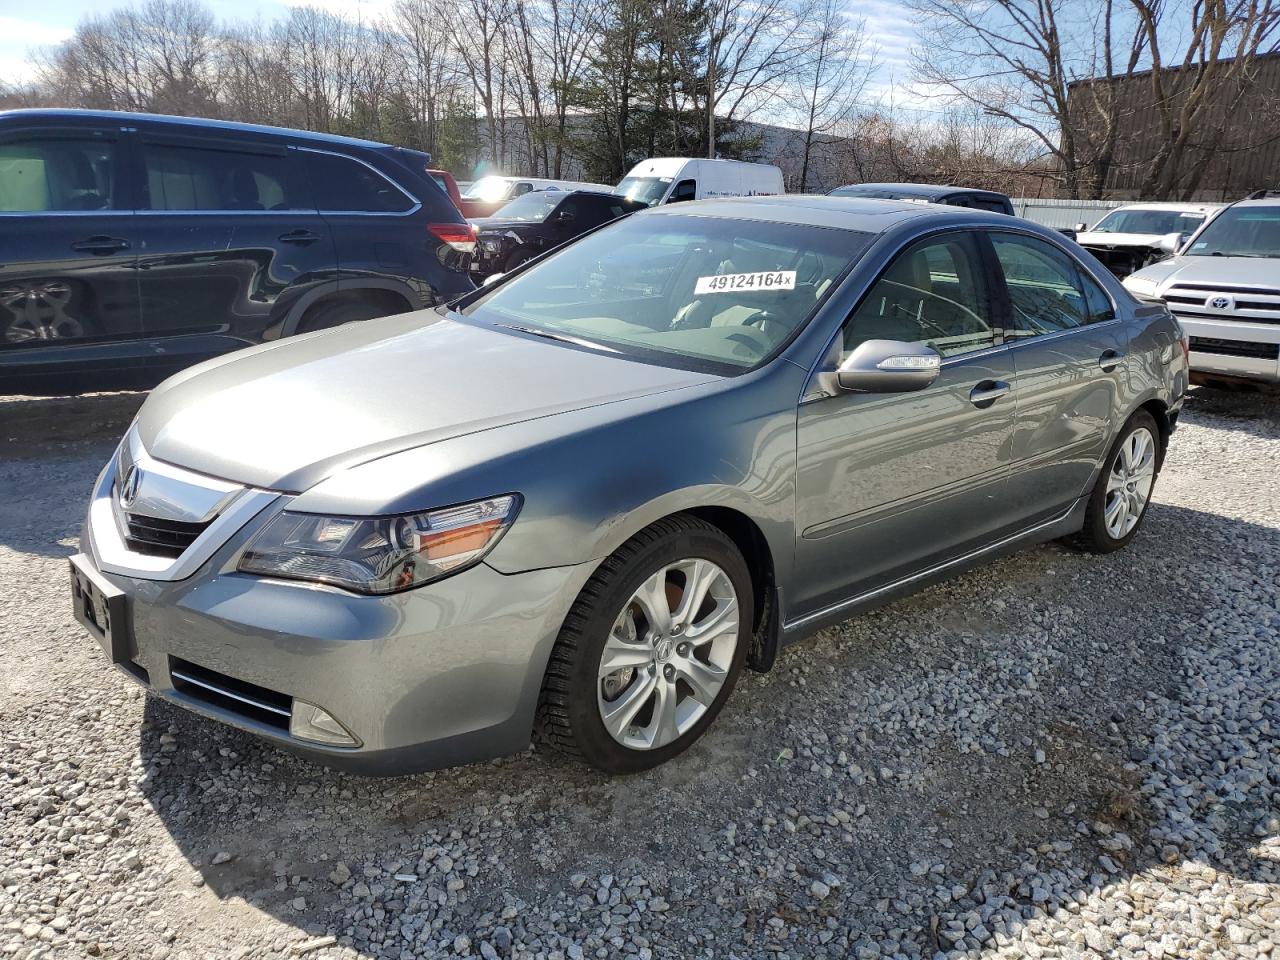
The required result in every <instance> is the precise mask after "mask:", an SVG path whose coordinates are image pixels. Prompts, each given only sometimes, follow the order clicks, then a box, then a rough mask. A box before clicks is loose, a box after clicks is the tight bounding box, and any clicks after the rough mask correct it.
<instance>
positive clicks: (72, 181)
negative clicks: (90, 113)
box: [0, 137, 116, 213]
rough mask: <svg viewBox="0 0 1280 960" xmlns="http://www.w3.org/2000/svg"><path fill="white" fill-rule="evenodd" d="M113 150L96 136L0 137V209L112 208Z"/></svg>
mask: <svg viewBox="0 0 1280 960" xmlns="http://www.w3.org/2000/svg"><path fill="white" fill-rule="evenodd" d="M115 150H116V147H115V144H114V143H111V142H108V141H103V140H97V139H94V138H84V139H79V138H71V137H67V138H62V137H49V138H42V137H30V138H22V139H14V140H9V141H6V142H0V213H40V212H44V211H69V210H113V209H115V198H114V195H113V188H112V184H113V181H114V179H115V163H116V153H115Z"/></svg>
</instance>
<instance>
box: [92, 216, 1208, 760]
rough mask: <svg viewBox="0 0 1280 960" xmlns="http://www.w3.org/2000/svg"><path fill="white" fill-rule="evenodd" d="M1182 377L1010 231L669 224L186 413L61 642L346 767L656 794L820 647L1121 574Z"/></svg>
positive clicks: (236, 380) (845, 220)
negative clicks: (491, 770) (1010, 575)
mask: <svg viewBox="0 0 1280 960" xmlns="http://www.w3.org/2000/svg"><path fill="white" fill-rule="evenodd" d="M1186 382H1187V353H1186V341H1185V340H1184V339H1183V338H1182V337H1181V334H1180V331H1179V329H1178V326H1177V324H1176V322H1175V321H1174V320H1173V319H1172V317H1171V316H1170V315H1169V313H1168V312H1167V311H1166V310H1165V309H1164V308H1163V307H1161V306H1152V305H1142V304H1140V303H1139V302H1138V301H1136V300H1135V299H1134V298H1133V297H1131V296H1130V295H1129V294H1128V293H1127V292H1126V291H1125V290H1124V288H1123V287H1121V286H1120V284H1119V283H1118V282H1117V281H1116V280H1115V279H1114V278H1113V277H1111V276H1110V275H1109V274H1108V273H1107V272H1106V271H1105V270H1102V269H1100V268H1099V266H1098V264H1097V263H1096V262H1094V261H1093V260H1092V259H1090V258H1088V257H1087V256H1085V255H1084V254H1083V252H1082V251H1081V250H1080V248H1078V247H1076V246H1075V245H1074V244H1072V243H1071V242H1070V241H1067V240H1065V239H1064V238H1063V237H1061V236H1060V235H1057V234H1054V233H1052V232H1050V231H1048V230H1044V229H1041V228H1039V227H1036V226H1034V225H1032V224H1029V223H1026V222H1023V221H1020V220H1015V219H1013V218H1010V217H1003V216H998V215H995V214H983V213H979V212H975V211H966V210H959V209H949V208H945V207H937V206H931V207H927V206H921V205H916V204H911V203H903V202H897V201H889V200H854V199H841V198H833V197H822V198H815V197H768V198H755V199H749V200H741V199H739V200H724V201H718V200H713V201H704V202H699V203H695V204H680V205H677V206H672V207H662V208H657V209H654V210H650V211H646V212H643V213H640V214H637V215H635V216H632V217H630V218H629V219H626V220H623V221H620V222H616V223H614V224H611V225H608V226H605V227H603V228H601V229H599V230H596V231H595V232H592V233H590V234H588V235H587V236H585V237H583V238H582V239H580V240H579V241H577V242H575V243H573V244H570V245H568V246H565V247H562V248H560V249H558V250H556V251H552V252H551V253H549V254H546V255H544V256H542V257H540V258H538V259H536V260H534V261H532V262H530V263H528V264H525V265H524V266H522V267H521V268H520V269H519V270H517V271H515V272H513V273H510V274H507V275H506V276H504V277H502V278H501V279H500V280H499V281H498V282H496V283H493V284H491V285H489V286H488V287H485V288H484V289H482V290H479V291H477V292H476V293H474V294H472V295H469V296H468V297H466V298H464V299H463V300H461V301H458V302H457V303H455V304H453V305H452V306H451V307H450V308H443V307H442V308H440V309H438V310H436V311H434V312H419V313H412V314H406V315H404V316H398V317H390V318H386V319H383V320H376V321H368V322H365V323H355V324H349V325H347V326H344V327H340V328H337V329H334V330H329V331H324V332H321V333H317V334H313V335H309V336H304V337H297V338H291V339H289V340H286V341H280V342H276V343H271V344H267V345H263V346H260V347H254V348H251V349H248V350H245V351H242V352H240V353H238V354H235V355H231V356H226V357H221V358H219V359H216V360H213V361H210V362H208V363H205V364H202V365H200V366H197V367H195V368H192V369H191V370H188V371H186V372H184V373H182V374H179V375H178V376H176V377H174V378H172V379H171V380H169V381H167V382H166V383H165V384H164V385H163V386H161V387H160V388H159V389H157V390H156V391H155V392H154V393H153V394H152V396H151V397H150V398H149V399H148V400H147V402H146V404H145V405H144V406H143V408H142V411H141V413H140V414H139V416H138V419H137V421H136V422H135V423H134V425H133V426H132V427H131V428H130V430H129V432H128V434H127V436H125V438H124V439H123V441H122V442H121V444H120V447H119V450H118V452H117V453H116V454H115V456H113V457H112V459H111V460H110V462H109V463H108V464H107V465H106V467H105V468H104V470H103V471H102V474H101V476H100V477H99V478H98V481H97V484H96V487H95V489H94V492H93V498H92V502H91V503H90V506H89V513H88V520H87V525H86V529H85V535H84V541H83V552H82V553H81V554H79V555H78V556H76V557H74V558H73V559H72V562H71V581H72V583H71V590H72V595H73V602H74V608H75V612H76V615H77V616H78V617H79V619H80V620H81V622H82V623H83V624H84V625H85V627H86V628H87V629H88V630H89V632H90V633H92V634H93V635H94V636H95V637H96V638H97V639H98V641H99V642H100V643H101V644H102V647H103V649H104V650H105V653H106V655H107V657H108V658H109V659H110V661H111V662H112V663H113V664H114V665H115V666H116V667H118V668H119V669H120V670H122V671H123V672H124V673H126V674H127V675H128V676H129V677H131V678H133V679H134V680H136V681H137V682H138V683H141V684H144V685H145V686H146V687H147V688H148V689H149V690H150V691H151V692H152V693H153V694H155V695H156V696H159V697H162V698H164V699H166V700H170V701H172V702H174V703H177V704H180V705H182V706H184V707H187V708H189V709H191V710H194V711H196V712H198V713H202V714H204V715H206V716H209V717H212V718H215V719H217V720H220V721H224V722H226V723H230V724H234V725H235V726H238V727H240V728H243V729H245V730H249V731H252V732H254V733H257V734H260V735H262V736H264V737H267V738H270V739H271V740H273V741H275V742H277V743H279V744H281V745H284V746H286V747H289V748H291V749H294V750H298V751H302V752H304V753H307V754H308V755H310V756H313V757H316V758H318V759H320V760H322V761H324V762H326V763H330V764H332V765H335V766H345V767H348V768H352V769H355V770H359V771H366V772H370V773H392V774H398V773H404V772H409V771H412V770H420V769H426V768H431V767H438V766H443V765H447V764H453V763H460V762H467V761H473V760H477V759H481V758H486V757H493V756H497V755H501V754H506V753H511V752H514V751H518V750H520V749H522V748H524V747H525V746H526V745H527V744H528V743H529V741H530V737H531V736H533V735H534V734H535V733H540V735H541V736H542V737H543V738H544V740H545V741H546V742H548V743H550V744H552V745H554V746H556V747H558V748H560V749H563V750H565V751H567V752H569V753H571V754H573V755H575V756H578V757H581V758H583V759H584V760H586V761H587V762H589V763H591V764H594V765H596V766H597V767H600V768H602V769H604V770H607V771H611V772H617V773H625V772H632V771H638V770H642V769H645V768H647V767H651V766H653V765H655V764H658V763H661V762H663V761H665V760H668V759H670V758H671V757H674V756H675V755H677V754H679V753H680V752H681V751H683V750H685V749H686V748H687V747H688V746H689V745H690V744H691V743H693V742H694V741H695V740H697V739H698V738H699V737H700V736H702V734H703V733H704V732H705V731H706V730H707V728H708V727H709V726H710V725H711V723H712V721H713V720H714V719H715V717H716V715H717V714H718V713H719V711H720V710H721V709H722V708H723V706H724V704H725V701H726V700H727V698H728V697H729V696H730V693H731V691H732V689H733V686H734V682H735V680H736V679H737V677H738V676H739V674H740V672H741V671H742V669H743V668H744V666H750V667H752V668H754V669H758V670H767V669H769V667H770V666H771V665H772V664H773V662H774V658H775V657H776V655H777V653H778V651H779V650H780V648H782V647H784V646H785V645H787V644H788V643H791V642H792V641H794V640H796V639H798V638H800V637H802V636H804V635H805V634H807V633H810V632H812V631H814V630H816V629H818V628H820V627H822V626H824V625H827V624H831V623H834V622H837V621H839V620H841V619H844V618H846V617H848V616H849V615H851V614H852V613H854V612H855V611H857V610H859V609H862V608H865V607H867V606H869V605H872V604H878V603H882V602H885V601H887V600H889V599H892V598H894V597H896V596H899V595H901V594H903V593H905V592H907V591H910V590H914V589H917V588H919V587H920V586H921V585H923V584H926V583H928V582H930V581H933V580H935V579H937V578H939V577H943V576H947V575H950V574H952V573H955V572H956V571H959V570H961V569H964V568H965V567H968V566H970V565H973V564H976V563H979V562H981V561H983V560H985V559H988V558H990V557H992V556H994V555H996V554H998V553H1000V552H1004V551H1009V550H1013V549H1017V548H1020V547H1023V546H1026V545H1028V544H1032V543H1035V542H1038V541H1043V540H1047V539H1050V538H1057V537H1071V538H1073V539H1074V541H1075V542H1076V543H1078V544H1080V545H1082V546H1083V547H1084V548H1086V549H1089V550H1093V551H1110V550H1115V549H1118V548H1120V547H1123V546H1125V545H1126V544H1128V543H1129V541H1130V540H1131V539H1133V537H1134V536H1135V535H1136V534H1137V533H1138V532H1139V530H1140V528H1141V524H1142V521H1143V518H1144V517H1145V515H1146V509H1147V505H1148V503H1149V498H1150V495H1151V489H1152V484H1153V483H1154V481H1155V478H1156V474H1157V472H1158V471H1159V468H1160V464H1161V459H1162V457H1163V455H1164V451H1165V448H1166V445H1167V443H1168V442H1169V437H1170V434H1171V433H1172V431H1173V429H1174V427H1175V425H1176V422H1177V417H1178V412H1179V409H1180V407H1181V402H1182V392H1183V389H1184V387H1185V385H1186ZM1010 588H1011V589H1015V590H1016V589H1017V584H1011V585H1010Z"/></svg>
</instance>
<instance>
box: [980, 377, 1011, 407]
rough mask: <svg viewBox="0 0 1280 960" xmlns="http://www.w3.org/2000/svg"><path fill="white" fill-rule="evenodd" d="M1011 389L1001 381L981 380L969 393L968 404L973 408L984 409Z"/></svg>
mask: <svg viewBox="0 0 1280 960" xmlns="http://www.w3.org/2000/svg"><path fill="white" fill-rule="evenodd" d="M1012 389H1013V388H1012V387H1010V386H1009V384H1007V383H1005V382H1004V381H1003V380H983V381H982V382H981V383H980V384H978V385H977V386H976V387H974V388H973V389H972V390H970V391H969V402H970V403H972V404H973V405H974V406H975V407H980V408H986V407H989V406H991V405H992V404H993V403H995V402H996V401H997V400H999V399H1000V398H1001V397H1003V396H1004V395H1005V394H1006V393H1008V392H1009V391H1010V390H1012Z"/></svg>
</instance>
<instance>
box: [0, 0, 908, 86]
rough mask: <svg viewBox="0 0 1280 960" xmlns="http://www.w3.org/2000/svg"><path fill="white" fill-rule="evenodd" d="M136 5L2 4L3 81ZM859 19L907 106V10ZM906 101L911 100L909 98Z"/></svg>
mask: <svg viewBox="0 0 1280 960" xmlns="http://www.w3.org/2000/svg"><path fill="white" fill-rule="evenodd" d="M205 2H206V4H207V6H208V7H209V9H210V10H212V11H213V13H214V15H215V16H217V17H219V18H222V19H226V20H252V19H254V18H261V19H262V20H264V21H270V20H273V19H275V18H276V17H278V16H280V15H282V14H283V13H284V12H285V11H286V10H287V9H288V7H289V6H291V5H301V4H302V3H304V2H306V0H205ZM310 2H311V5H312V6H320V7H328V8H330V9H333V10H335V11H341V12H347V13H354V12H356V11H359V13H360V15H361V17H362V18H363V19H376V18H377V17H380V16H381V15H382V14H383V13H384V12H385V11H386V10H387V9H388V8H389V7H390V6H391V2H392V0H310ZM129 5H131V4H130V2H129V0H120V2H112V0H105V2H98V3H90V2H88V0H0V78H2V79H4V80H6V81H8V82H10V83H12V82H16V81H22V80H27V79H30V77H31V67H30V56H29V53H30V51H31V50H33V49H37V48H40V47H44V46H50V45H53V44H56V43H58V42H60V41H62V40H64V39H66V38H67V36H69V35H70V33H71V31H72V30H73V29H74V28H75V25H76V24H77V23H78V22H79V21H80V20H81V19H83V18H84V17H85V16H86V15H88V14H90V13H103V12H106V11H108V10H112V9H116V8H118V7H124V6H129ZM852 7H853V10H852V11H851V12H852V13H853V14H854V15H855V16H859V17H863V18H865V20H866V22H867V32H868V35H869V36H870V38H871V40H872V42H873V44H874V45H875V46H876V48H877V49H878V50H879V62H880V70H879V74H878V76H877V77H876V80H875V83H874V87H875V90H874V93H879V94H886V95H887V93H888V91H889V90H890V88H893V87H897V88H899V89H898V94H897V96H898V98H899V100H900V102H901V100H902V99H903V91H902V90H901V85H902V84H904V83H905V82H906V81H907V79H908V71H907V58H908V54H909V49H910V46H911V43H912V41H913V38H914V34H913V31H912V28H911V24H910V21H909V20H908V18H907V15H906V11H905V10H904V9H903V7H902V6H901V5H900V4H898V3H896V2H894V0H853V3H852ZM905 99H910V98H909V97H907V98H905Z"/></svg>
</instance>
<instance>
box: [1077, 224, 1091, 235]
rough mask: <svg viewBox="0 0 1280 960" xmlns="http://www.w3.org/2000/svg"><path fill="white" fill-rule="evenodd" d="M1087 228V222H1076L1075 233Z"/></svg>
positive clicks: (1082, 231)
mask: <svg viewBox="0 0 1280 960" xmlns="http://www.w3.org/2000/svg"><path fill="white" fill-rule="evenodd" d="M1088 229H1089V225H1088V224H1087V223H1077V224H1076V226H1075V231H1076V233H1084V232H1085V231H1086V230H1088Z"/></svg>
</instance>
